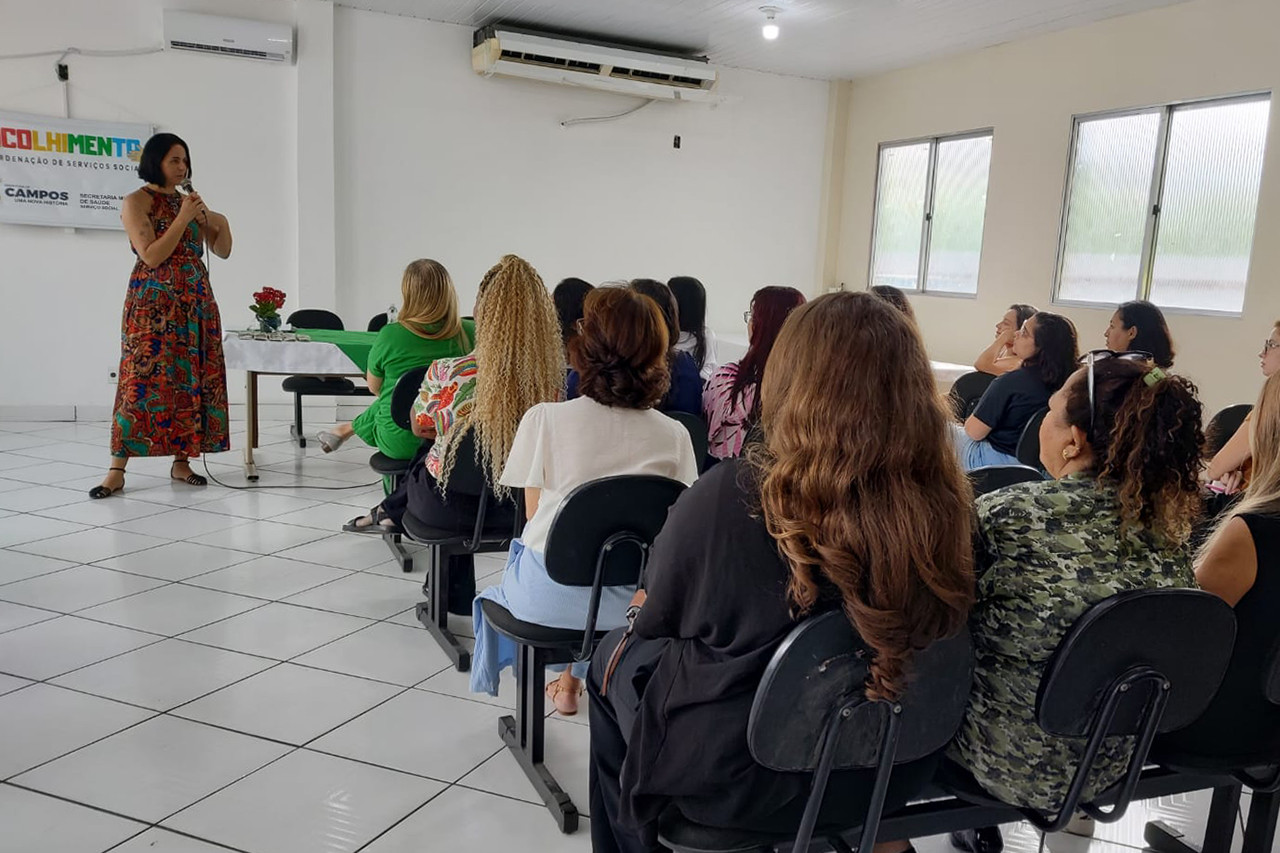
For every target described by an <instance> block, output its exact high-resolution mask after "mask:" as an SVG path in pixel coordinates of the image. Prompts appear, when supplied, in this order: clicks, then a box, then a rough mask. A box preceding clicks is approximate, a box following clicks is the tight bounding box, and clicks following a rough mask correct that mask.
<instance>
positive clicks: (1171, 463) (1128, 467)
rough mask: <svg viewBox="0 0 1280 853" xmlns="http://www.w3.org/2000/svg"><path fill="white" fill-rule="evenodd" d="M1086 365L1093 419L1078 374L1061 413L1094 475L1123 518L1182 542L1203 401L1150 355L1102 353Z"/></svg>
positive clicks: (1190, 515)
mask: <svg viewBox="0 0 1280 853" xmlns="http://www.w3.org/2000/svg"><path fill="white" fill-rule="evenodd" d="M1093 371H1094V393H1093V407H1094V413H1093V423H1092V425H1090V422H1089V421H1090V418H1089V385H1088V382H1087V381H1086V380H1085V379H1084V377H1083V376H1082V377H1081V379H1080V380H1079V381H1075V382H1073V383H1072V384H1071V386H1070V387H1069V389H1068V392H1067V405H1066V417H1067V422H1068V423H1069V424H1070V425H1071V426H1074V427H1077V428H1079V429H1080V430H1082V431H1084V433H1085V435H1086V436H1087V438H1088V441H1089V446H1090V449H1091V450H1092V451H1093V457H1094V459H1096V460H1097V467H1096V468H1095V470H1094V475H1095V476H1096V477H1097V479H1099V480H1102V481H1105V482H1109V483H1111V484H1113V485H1115V486H1116V487H1117V488H1118V489H1119V492H1120V517H1121V519H1122V521H1123V523H1124V524H1126V525H1133V526H1136V527H1141V528H1143V529H1144V530H1147V531H1150V532H1151V533H1152V534H1153V535H1155V536H1156V537H1157V538H1159V539H1160V540H1162V541H1163V542H1165V543H1169V544H1181V543H1183V542H1185V541H1186V540H1187V538H1188V537H1189V536H1190V535H1191V525H1192V523H1193V522H1194V521H1195V520H1196V518H1197V516H1198V515H1199V514H1200V510H1201V507H1202V502H1201V498H1200V483H1199V471H1200V459H1201V453H1202V451H1203V448H1204V430H1203V429H1202V428H1201V426H1200V423H1201V419H1202V416H1203V407H1202V406H1201V404H1200V400H1199V398H1198V397H1197V396H1196V395H1197V391H1196V386H1195V385H1194V384H1193V383H1192V382H1191V380H1189V379H1187V378H1186V377H1185V376H1173V375H1165V374H1164V372H1163V371H1161V370H1159V369H1158V368H1156V367H1155V366H1154V365H1153V364H1152V363H1151V362H1150V361H1135V360H1130V359H1118V358H1109V359H1106V360H1104V361H1099V362H1097V363H1096V364H1095V365H1094V368H1093ZM1148 380H1149V381H1148Z"/></svg>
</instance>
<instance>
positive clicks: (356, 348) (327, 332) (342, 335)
mask: <svg viewBox="0 0 1280 853" xmlns="http://www.w3.org/2000/svg"><path fill="white" fill-rule="evenodd" d="M293 331H295V332H297V333H298V334H300V335H306V336H307V337H309V338H311V340H313V341H320V342H322V343H326V344H333V345H334V346H336V347H337V348H338V349H340V350H342V354H343V355H345V356H346V357H347V358H349V359H351V360H352V361H354V362H355V363H356V367H358V368H360V369H361V370H363V371H367V370H368V369H369V353H370V352H372V351H373V342H374V341H376V340H377V339H378V333H377V332H355V331H352V332H338V331H335V330H333V329H294V330H293Z"/></svg>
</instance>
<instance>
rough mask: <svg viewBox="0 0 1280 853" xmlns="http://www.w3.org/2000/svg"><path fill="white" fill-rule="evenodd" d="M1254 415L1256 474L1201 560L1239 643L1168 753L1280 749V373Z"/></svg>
mask: <svg viewBox="0 0 1280 853" xmlns="http://www.w3.org/2000/svg"><path fill="white" fill-rule="evenodd" d="M1253 415H1254V417H1253V425H1254V426H1253V451H1254V452H1253V477H1252V479H1251V480H1250V481H1249V486H1248V488H1247V489H1246V491H1245V494H1244V498H1243V499H1242V500H1241V501H1240V503H1238V504H1237V505H1236V506H1235V507H1234V508H1233V509H1232V510H1231V512H1230V513H1229V514H1228V515H1226V516H1225V517H1224V518H1223V519H1222V520H1221V521H1220V522H1219V523H1218V525H1217V527H1216V529H1215V530H1214V533H1213V535H1212V536H1211V537H1210V538H1209V541H1208V542H1206V543H1205V545H1204V547H1203V548H1202V549H1201V550H1200V554H1199V559H1198V561H1197V564H1196V580H1197V581H1199V583H1200V587H1201V588H1202V589H1205V590H1208V591H1209V592H1212V593H1213V594H1214V595H1217V596H1219V597H1220V598H1222V600H1224V601H1226V602H1227V604H1230V605H1231V606H1232V607H1234V608H1235V611H1236V645H1235V650H1234V652H1233V653H1232V655H1231V662H1230V663H1229V664H1228V666H1227V674H1226V676H1225V677H1224V678H1223V681H1222V686H1221V687H1219V688H1218V692H1217V694H1216V695H1215V696H1214V699H1213V702H1212V703H1211V704H1210V705H1209V709H1208V710H1207V711H1205V713H1204V714H1202V715H1201V716H1200V718H1199V719H1197V720H1196V721H1195V722H1194V723H1192V724H1191V725H1190V726H1188V727H1187V728H1185V729H1180V730H1178V731H1176V732H1174V733H1172V734H1169V735H1165V736H1163V737H1162V738H1161V739H1160V740H1159V741H1157V749H1158V750H1160V751H1161V752H1166V751H1171V752H1174V753H1179V752H1181V753H1191V754H1194V755H1206V756H1214V757H1220V758H1223V759H1236V758H1239V759H1241V760H1242V761H1246V762H1247V761H1248V760H1249V758H1250V757H1253V758H1254V760H1256V757H1257V756H1259V755H1273V756H1274V755H1276V754H1277V752H1280V707H1278V706H1276V705H1273V704H1272V703H1271V702H1268V701H1267V700H1266V699H1265V698H1264V697H1263V693H1262V690H1261V687H1262V685H1263V684H1264V679H1265V676H1266V667H1267V664H1268V661H1267V657H1268V655H1269V654H1270V653H1271V652H1272V650H1274V649H1275V648H1276V643H1277V642H1278V641H1280V619H1276V613H1277V611H1280V573H1277V572H1276V571H1274V569H1273V566H1274V564H1275V561H1276V559H1277V558H1280V377H1276V376H1271V377H1270V378H1269V379H1267V381H1266V384H1264V385H1263V386H1262V393H1261V394H1260V395H1259V396H1258V403H1257V405H1256V406H1255V407H1254V409H1253ZM1235 766H1246V765H1245V764H1243V763H1242V764H1239V765H1235Z"/></svg>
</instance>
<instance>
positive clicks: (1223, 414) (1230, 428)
mask: <svg viewBox="0 0 1280 853" xmlns="http://www.w3.org/2000/svg"><path fill="white" fill-rule="evenodd" d="M1252 411H1253V406H1251V405H1249V404H1248V403H1237V404H1236V405H1234V406H1227V407H1226V408H1225V409H1222V410H1221V411H1219V412H1218V413H1217V414H1216V415H1214V416H1213V417H1212V418H1210V419H1209V425H1208V426H1207V427H1205V430H1204V439H1205V442H1204V452H1205V455H1206V456H1207V457H1209V458H1211V459H1212V458H1213V457H1214V456H1216V455H1217V454H1218V451H1219V450H1221V449H1222V448H1223V447H1224V446H1225V445H1226V443H1227V442H1228V441H1230V440H1231V436H1233V435H1235V434H1236V431H1237V430H1239V429H1240V426H1241V425H1242V424H1243V423H1244V419H1245V418H1246V417H1248V416H1249V413H1250V412H1252Z"/></svg>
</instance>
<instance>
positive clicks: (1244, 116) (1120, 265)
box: [1055, 95, 1271, 314]
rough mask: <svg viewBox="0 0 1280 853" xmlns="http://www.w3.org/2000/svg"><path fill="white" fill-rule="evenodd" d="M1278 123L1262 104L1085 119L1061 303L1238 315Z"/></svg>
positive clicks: (1074, 157) (1069, 208)
mask: <svg viewBox="0 0 1280 853" xmlns="http://www.w3.org/2000/svg"><path fill="white" fill-rule="evenodd" d="M1270 113H1271V97H1270V95H1258V96H1249V97H1240V98H1228V99H1220V100H1212V101H1201V102H1196V103H1188V104H1175V105H1170V106H1165V107H1157V108H1154V109H1148V110H1136V111H1131V112H1126V113H1110V114H1106V115H1096V116H1083V117H1078V118H1077V119H1076V121H1075V130H1074V133H1073V134H1072V142H1071V169H1070V173H1069V176H1068V184H1067V193H1066V208H1065V210H1064V211H1063V222H1062V238H1061V240H1060V248H1059V252H1058V272H1057V283H1056V289H1055V300H1056V301H1059V302H1082V303H1094V304H1096V303H1103V304H1110V305H1114V304H1115V303H1118V302H1125V301H1128V300H1130V299H1149V300H1151V301H1152V302H1154V303H1156V304H1157V305H1160V306H1162V307H1165V308H1179V309H1184V310H1189V311H1196V312H1200V313H1230V314H1238V313H1239V312H1240V311H1241V309H1242V308H1243V307H1244V288H1245V280H1246V279H1247V278H1248V274H1249V254H1250V251H1251V249H1252V247H1253V231H1254V218H1255V216H1256V214H1257V210H1258V189H1259V186H1260V184H1261V181H1262V159H1263V152H1264V150H1265V148H1266V141H1267V124H1268V120H1269V118H1270Z"/></svg>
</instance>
